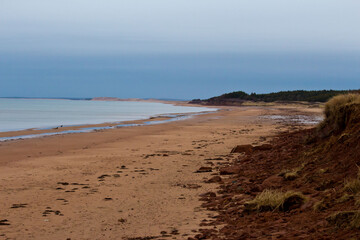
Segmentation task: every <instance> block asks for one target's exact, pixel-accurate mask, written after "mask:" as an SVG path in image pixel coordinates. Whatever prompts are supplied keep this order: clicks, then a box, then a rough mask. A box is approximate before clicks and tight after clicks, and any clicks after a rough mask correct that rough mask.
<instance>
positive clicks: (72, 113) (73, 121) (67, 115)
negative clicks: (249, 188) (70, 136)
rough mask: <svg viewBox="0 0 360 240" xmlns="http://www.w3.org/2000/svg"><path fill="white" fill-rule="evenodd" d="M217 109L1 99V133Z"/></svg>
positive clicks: (109, 102) (130, 103)
mask: <svg viewBox="0 0 360 240" xmlns="http://www.w3.org/2000/svg"><path fill="white" fill-rule="evenodd" d="M214 110H216V109H210V108H204V107H188V106H175V105H171V104H163V103H154V102H127V101H88V100H50V99H9V98H2V99H1V98H0V132H7V131H18V130H24V129H44V128H45V129H46V128H55V127H59V126H77V125H86V124H100V123H117V122H123V121H133V120H142V119H148V118H150V117H154V116H159V115H166V114H184V113H199V112H205V111H214Z"/></svg>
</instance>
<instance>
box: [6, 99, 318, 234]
mask: <svg viewBox="0 0 360 240" xmlns="http://www.w3.org/2000/svg"><path fill="white" fill-rule="evenodd" d="M299 115H300V116H308V117H310V118H312V117H313V116H321V109H320V108H314V107H309V106H306V105H304V106H290V105H288V106H270V107H259V106H247V107H222V108H221V110H219V111H218V112H214V113H208V114H203V115H198V116H194V117H192V118H190V119H186V120H181V121H176V122H168V123H164V124H159V125H147V126H137V127H126V128H119V129H110V130H101V131H97V132H91V133H78V134H66V135H58V136H50V137H43V138H34V139H26V140H16V141H8V142H1V143H0V176H1V177H0V191H1V195H0V209H1V210H0V220H6V221H3V222H2V223H6V224H0V239H187V238H188V237H192V236H194V235H196V234H197V233H198V230H199V228H202V227H200V225H201V223H202V222H203V221H206V220H207V219H210V218H212V217H214V215H215V214H216V213H215V212H209V211H207V210H206V209H204V208H201V202H200V201H199V196H200V195H201V194H203V193H206V192H209V191H216V190H217V188H218V184H217V183H205V182H204V181H205V180H208V179H210V178H212V177H214V176H215V175H217V174H218V173H217V171H216V169H217V168H218V167H219V166H224V165H226V164H227V163H228V162H229V160H230V159H229V157H228V156H227V155H228V154H229V152H230V151H231V149H232V148H233V147H234V146H236V145H238V144H252V145H258V144H262V143H265V142H267V141H268V140H269V139H270V138H271V136H274V135H275V134H277V133H279V132H282V131H289V130H296V129H300V128H307V127H312V126H313V125H312V124H305V125H304V124H300V123H298V122H296V121H295V122H294V118H292V117H291V116H295V118H296V117H297V116H299ZM271 116H275V117H271ZM278 116H290V117H278ZM14 134H19V135H21V134H24V132H23V133H21V132H18V133H10V135H14ZM1 136H9V133H1ZM7 224H9V225H7ZM218 227H220V226H218Z"/></svg>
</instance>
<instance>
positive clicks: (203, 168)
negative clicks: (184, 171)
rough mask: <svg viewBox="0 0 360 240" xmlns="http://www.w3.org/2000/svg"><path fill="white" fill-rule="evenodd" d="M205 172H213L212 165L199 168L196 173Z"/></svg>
mask: <svg viewBox="0 0 360 240" xmlns="http://www.w3.org/2000/svg"><path fill="white" fill-rule="evenodd" d="M204 172H212V168H211V167H201V168H199V170H197V171H196V173H204Z"/></svg>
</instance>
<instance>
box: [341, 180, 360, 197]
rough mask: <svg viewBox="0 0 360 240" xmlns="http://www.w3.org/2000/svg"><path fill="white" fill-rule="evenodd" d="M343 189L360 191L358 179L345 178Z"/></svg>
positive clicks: (354, 192) (354, 191)
mask: <svg viewBox="0 0 360 240" xmlns="http://www.w3.org/2000/svg"><path fill="white" fill-rule="evenodd" d="M344 190H345V191H347V192H351V193H353V194H356V193H358V192H360V179H359V178H356V179H352V180H345V183H344Z"/></svg>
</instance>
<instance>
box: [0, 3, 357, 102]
mask: <svg viewBox="0 0 360 240" xmlns="http://www.w3.org/2000/svg"><path fill="white" fill-rule="evenodd" d="M359 9H360V1H358V0H342V1H339V0H316V1H313V0H292V1H289V0H272V1H269V0H225V1H224V0H195V1H194V0H191V1H190V0H107V1H100V0H92V1H85V0H72V1H69V0H62V1H48V0H32V1H28V0H11V1H6V0H0V97H99V96H109V97H120V98H170V99H193V98H208V97H212V96H215V95H219V94H222V93H225V92H231V91H238V90H241V91H246V92H249V93H250V92H257V93H266V92H273V91H280V90H295V89H306V90H310V89H354V88H357V89H358V88H360V29H359V27H358V24H359V22H360V14H359Z"/></svg>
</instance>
